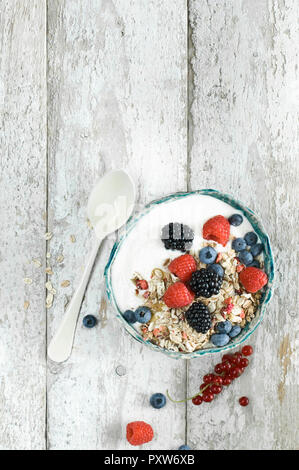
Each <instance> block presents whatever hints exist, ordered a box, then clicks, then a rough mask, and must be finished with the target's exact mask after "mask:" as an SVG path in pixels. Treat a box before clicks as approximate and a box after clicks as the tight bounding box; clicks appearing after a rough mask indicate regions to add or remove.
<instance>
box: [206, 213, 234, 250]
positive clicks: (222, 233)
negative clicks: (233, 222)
mask: <svg viewBox="0 0 299 470" xmlns="http://www.w3.org/2000/svg"><path fill="white" fill-rule="evenodd" d="M229 233H230V224H229V221H228V220H227V219H226V218H225V217H223V215H216V216H215V217H212V218H211V219H209V220H208V221H207V222H206V223H205V224H204V226H203V238H204V239H205V240H214V241H215V242H217V243H220V244H221V245H222V246H225V245H226V244H227V242H228V240H229Z"/></svg>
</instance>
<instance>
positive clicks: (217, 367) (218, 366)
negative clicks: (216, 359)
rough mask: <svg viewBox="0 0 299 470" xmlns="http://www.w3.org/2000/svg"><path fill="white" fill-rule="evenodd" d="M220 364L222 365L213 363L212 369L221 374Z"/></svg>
mask: <svg viewBox="0 0 299 470" xmlns="http://www.w3.org/2000/svg"><path fill="white" fill-rule="evenodd" d="M222 366H223V364H216V365H215V368H214V371H215V372H216V374H221V372H223V370H222Z"/></svg>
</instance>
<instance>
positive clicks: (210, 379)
mask: <svg viewBox="0 0 299 470" xmlns="http://www.w3.org/2000/svg"><path fill="white" fill-rule="evenodd" d="M214 377H215V376H214V374H207V375H204V377H203V382H204V383H205V384H210V383H212V382H213V378H214Z"/></svg>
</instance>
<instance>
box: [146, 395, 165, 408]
mask: <svg viewBox="0 0 299 470" xmlns="http://www.w3.org/2000/svg"><path fill="white" fill-rule="evenodd" d="M150 404H151V405H152V407H153V408H156V409H160V408H163V406H165V405H166V396H165V395H163V393H154V394H153V395H152V396H151V397H150Z"/></svg>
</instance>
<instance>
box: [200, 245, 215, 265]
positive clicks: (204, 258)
mask: <svg viewBox="0 0 299 470" xmlns="http://www.w3.org/2000/svg"><path fill="white" fill-rule="evenodd" d="M216 258H217V251H216V250H214V248H212V247H211V246H206V247H205V248H202V249H201V250H200V252H199V259H200V261H201V262H202V263H206V264H212V263H214V261H215V259H216Z"/></svg>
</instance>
